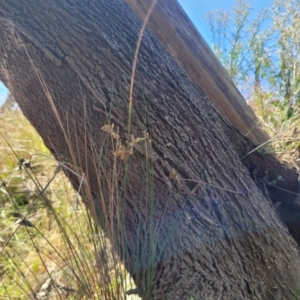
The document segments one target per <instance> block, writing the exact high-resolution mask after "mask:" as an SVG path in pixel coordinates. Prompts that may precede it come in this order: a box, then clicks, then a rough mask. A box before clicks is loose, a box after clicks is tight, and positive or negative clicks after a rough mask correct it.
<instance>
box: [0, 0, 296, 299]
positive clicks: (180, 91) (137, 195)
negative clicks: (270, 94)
mask: <svg viewBox="0 0 300 300" xmlns="http://www.w3.org/2000/svg"><path fill="white" fill-rule="evenodd" d="M0 3H1V4H0V38H1V46H0V80H2V81H3V82H4V83H5V84H6V85H7V86H8V87H9V89H10V91H11V92H12V94H13V95H14V97H15V99H17V102H18V103H19V105H20V107H21V109H22V111H23V112H24V114H25V115H26V117H27V118H28V119H29V120H30V121H31V123H32V124H33V125H34V127H35V128H36V129H37V130H38V132H39V133H40V134H41V136H42V138H43V139H44V141H45V143H46V145H47V146H48V147H49V148H50V149H51V151H52V152H53V154H54V155H55V156H56V157H57V158H58V159H59V160H62V161H67V162H70V163H73V164H74V163H76V165H77V166H78V167H79V168H80V170H81V171H82V172H84V173H85V174H87V181H88V188H89V191H90V193H91V195H92V198H93V201H94V203H89V202H88V199H87V200H86V202H87V203H86V204H87V206H88V207H95V209H96V214H97V216H96V217H97V218H98V220H99V223H100V224H102V226H104V227H106V228H104V229H105V230H109V228H110V227H109V226H110V225H112V226H111V227H114V225H116V222H117V221H116V220H117V219H118V218H119V219H120V215H118V212H122V216H123V219H122V228H121V229H120V228H118V227H117V226H115V227H117V229H118V230H120V232H119V235H120V236H122V237H125V238H123V239H117V240H116V241H114V242H115V243H116V250H117V251H118V252H119V255H120V257H121V258H122V259H123V261H124V263H125V266H126V268H127V269H128V270H129V272H130V273H131V275H132V276H133V278H134V280H135V282H136V284H137V287H138V293H139V294H140V295H141V296H142V297H143V298H144V299H191V298H192V297H193V299H291V298H293V297H294V296H295V293H296V291H297V289H298V288H299V286H300V276H299V275H300V274H299V273H300V260H299V253H298V248H297V245H296V243H295V241H294V239H293V238H292V237H291V236H290V235H289V233H288V231H287V228H286V227H285V226H284V225H283V224H282V222H281V221H280V220H279V218H278V216H277V214H276V213H275V210H274V209H273V206H272V204H271V202H270V201H269V199H268V194H267V193H265V194H263V193H262V192H261V191H260V189H258V187H257V185H256V183H255V182H254V180H253V178H254V179H257V174H259V173H261V176H259V177H258V178H266V173H265V172H266V170H265V168H262V167H257V166H253V161H255V160H257V161H260V162H262V163H263V162H264V161H267V162H273V165H275V164H277V165H278V163H277V162H276V161H275V160H274V159H273V158H272V157H265V156H262V154H255V155H256V156H253V159H249V156H248V157H247V158H248V160H245V162H244V164H245V165H247V164H248V168H249V170H251V173H252V178H251V176H250V174H249V171H248V169H247V168H246V167H245V165H243V163H242V162H241V158H242V157H243V156H244V155H245V154H247V153H248V151H249V150H252V149H253V144H252V143H251V142H250V141H249V140H247V139H245V138H243V136H242V135H241V134H240V133H239V132H238V131H237V130H236V129H235V128H234V127H232V126H231V125H230V124H229V123H228V122H227V121H226V120H225V119H224V118H223V117H222V116H221V115H220V114H219V113H218V112H217V111H216V110H215V108H214V107H213V106H212V104H211V102H210V101H209V100H208V98H207V96H206V95H205V94H204V92H203V91H202V90H201V89H200V88H199V86H197V85H196V84H195V83H193V82H192V81H190V79H189V78H188V77H187V75H186V73H185V72H184V71H183V70H182V69H181V68H180V67H179V65H178V64H177V63H176V61H175V60H174V59H173V58H172V56H171V55H170V54H169V53H168V52H167V51H166V49H165V48H164V47H163V45H162V44H161V43H160V42H159V41H158V40H157V38H156V37H155V36H154V35H153V34H152V33H151V32H149V31H148V30H147V31H146V32H145V35H144V37H143V41H142V46H141V49H140V53H139V63H138V66H137V74H136V78H135V90H134V103H133V113H132V125H131V134H132V135H134V137H142V136H143V131H145V130H146V131H147V132H148V133H149V136H150V137H151V140H152V147H153V149H152V150H150V151H152V152H153V153H151V155H147V153H146V151H145V148H143V147H135V148H134V151H133V154H132V155H131V156H130V158H129V161H128V163H127V164H126V163H124V162H123V161H121V160H120V159H118V160H117V170H118V180H116V181H117V182H118V183H119V186H121V187H122V188H121V189H120V190H119V198H120V199H121V201H119V202H118V206H117V207H115V206H114V207H112V209H113V212H114V214H113V215H112V216H104V215H103V214H104V212H105V209H106V208H107V207H111V206H110V205H112V204H111V203H110V202H109V199H106V200H107V201H106V202H105V205H107V207H104V206H103V203H102V202H101V203H100V199H102V198H103V191H105V190H109V188H110V187H109V180H108V181H107V180H106V179H107V177H109V175H107V174H111V169H112V168H113V161H114V157H113V155H112V153H111V151H107V152H106V154H105V155H102V156H101V155H100V153H104V152H105V147H108V150H111V148H112V146H111V145H107V146H106V144H105V146H104V142H105V140H109V138H108V137H107V134H106V133H105V132H103V131H101V127H102V126H103V125H105V124H108V122H110V123H114V124H115V128H116V127H117V126H118V128H119V134H120V136H121V140H122V142H123V143H124V142H125V141H126V139H127V136H128V126H127V122H128V90H129V83H130V75H131V66H132V61H133V56H134V50H135V46H136V42H137V38H138V34H139V29H140V27H141V21H140V19H139V18H138V17H137V16H136V15H135V13H134V12H133V11H132V9H131V8H130V7H129V6H128V4H127V3H126V2H125V1H122V0H111V1H106V0H103V1H92V0H91V1H87V0H86V1H82V0H81V1H76V0H49V1H46V0H26V1H25V0H10V1H5V2H4V1H2V2H0ZM41 78H42V80H41ZM49 95H51V99H52V101H53V104H54V105H55V107H56V109H57V112H58V114H59V117H60V122H61V124H60V122H59V121H58V119H57V116H56V115H55V110H54V109H53V106H51V101H50V100H49V98H50V96H49ZM62 128H64V132H63V130H62ZM238 141H240V142H239V143H237V142H238ZM108 144H109V143H108ZM99 157H100V159H101V161H100V159H99ZM147 168H148V171H147ZM251 168H252V169H251ZM270 168H271V167H270ZM270 170H271V169H270ZM67 175H68V176H69V178H70V179H71V181H72V183H73V185H74V187H78V184H79V182H78V178H76V177H75V176H72V174H70V173H67ZM146 176H149V178H148V179H147V178H146ZM270 176H275V178H276V176H277V174H275V175H274V174H273V175H272V174H271V175H270ZM124 178H126V180H124ZM268 179H269V178H268ZM124 182H125V183H124ZM149 182H150V183H151V186H148V185H149ZM270 182H271V178H270ZM289 182H290V185H291V186H292V188H294V189H295V186H296V185H297V181H296V180H294V177H293V174H291V181H289ZM265 183H268V180H267V181H262V180H261V184H262V186H264V184H265ZM282 184H284V183H282ZM149 191H150V192H149ZM150 194H151V195H150ZM275 194H276V193H275ZM104 198H105V195H104ZM291 201H294V198H293V199H292V200H291ZM104 219H108V221H109V222H110V224H104V223H103V220H104ZM107 225H109V226H107ZM153 240H154V241H155V243H151V241H153Z"/></svg>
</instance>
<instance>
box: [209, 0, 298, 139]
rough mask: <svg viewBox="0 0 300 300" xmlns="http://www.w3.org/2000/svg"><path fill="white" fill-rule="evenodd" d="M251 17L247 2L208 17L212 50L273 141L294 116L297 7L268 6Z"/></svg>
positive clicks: (294, 3)
mask: <svg viewBox="0 0 300 300" xmlns="http://www.w3.org/2000/svg"><path fill="white" fill-rule="evenodd" d="M251 11H252V8H251V2H249V1H243V0H238V1H237V3H236V5H235V6H234V9H233V12H232V13H231V14H230V13H228V12H226V11H224V10H222V9H220V10H218V11H216V12H212V13H209V14H208V15H207V20H208V23H209V25H210V29H211V34H212V48H213V50H214V52H215V54H216V55H217V57H218V58H219V59H220V61H221V62H222V64H223V65H224V67H225V68H226V69H227V71H228V73H229V75H230V76H231V77H232V79H233V81H234V83H235V84H236V85H237V86H238V88H239V89H240V91H241V92H242V93H243V94H244V95H245V97H246V99H248V100H249V102H250V104H251V105H252V107H253V108H254V110H255V112H256V113H257V115H258V116H260V117H261V119H262V121H263V124H264V125H265V129H266V130H267V131H269V133H270V134H271V135H274V134H277V133H278V132H280V131H282V130H283V129H285V128H286V126H289V124H290V123H291V122H294V121H295V119H296V118H297V116H298V114H299V105H300V59H299V57H300V1H299V0H286V1H280V0H274V1H273V3H272V6H271V7H270V8H268V9H264V10H261V11H259V12H258V13H257V15H256V16H253V15H252V14H251Z"/></svg>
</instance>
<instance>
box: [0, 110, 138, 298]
mask: <svg viewBox="0 0 300 300" xmlns="http://www.w3.org/2000/svg"><path fill="white" fill-rule="evenodd" d="M0 125H1V128H2V134H3V132H5V136H2V137H1V139H0V147H1V154H2V155H1V161H0V176H1V178H0V179H1V181H0V183H1V189H0V205H1V220H0V230H1V240H0V245H1V255H0V279H1V280H0V299H65V298H68V299H124V298H125V292H126V291H127V290H130V289H134V286H133V283H132V280H131V279H130V277H129V275H128V273H127V272H126V271H125V269H124V267H123V265H122V264H121V263H120V262H119V261H118V258H117V257H116V256H115V255H114V252H113V251H112V249H111V245H110V243H109V241H108V238H107V236H105V234H104V233H103V232H102V231H101V230H99V228H98V227H97V226H95V224H94V221H93V219H92V217H91V215H90V213H89V212H88V211H87V210H86V208H85V205H83V204H82V200H81V199H80V196H79V195H78V193H76V191H74V190H73V188H72V186H71V184H70V182H69V181H68V179H67V178H66V177H65V175H64V174H63V172H62V171H61V170H62V168H63V167H66V166H64V165H62V164H61V163H58V162H56V161H55V160H54V159H53V158H52V157H51V155H50V153H49V151H48V150H47V148H46V147H45V146H44V143H43V141H42V140H41V138H40V137H39V136H38V134H37V133H36V132H35V130H34V129H33V127H32V126H31V125H30V123H29V122H28V121H27V120H26V119H25V117H24V116H23V115H22V113H21V112H20V111H19V110H12V111H6V112H5V113H4V114H2V115H1V120H0ZM78 176H80V175H78ZM130 297H131V298H129V297H127V298H128V299H138V297H135V296H130Z"/></svg>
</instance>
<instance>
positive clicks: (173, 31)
mask: <svg viewBox="0 0 300 300" xmlns="http://www.w3.org/2000/svg"><path fill="white" fill-rule="evenodd" d="M126 1H127V2H128V3H129V5H130V6H131V7H132V8H133V9H134V10H135V11H136V13H137V14H138V15H139V16H140V17H141V18H142V19H145V16H146V15H147V13H148V11H149V9H150V7H151V4H152V2H153V0H126ZM148 25H149V28H150V29H151V31H152V32H153V33H154V34H155V35H156V36H157V37H158V38H159V40H160V42H161V43H163V45H164V46H165V47H166V48H167V50H168V51H169V53H170V54H171V55H172V56H173V57H174V58H175V59H176V62H177V63H178V64H179V65H180V66H181V67H182V68H183V69H184V70H185V71H186V73H187V75H188V76H189V78H190V79H191V80H192V81H193V82H194V83H196V84H197V85H198V86H199V87H201V88H202V90H203V92H204V93H205V94H206V96H207V97H208V98H209V99H210V101H212V103H213V104H214V106H215V107H216V108H217V109H218V110H219V112H220V113H221V114H222V115H223V116H224V117H226V118H227V119H228V120H229V121H230V122H231V124H233V125H234V126H235V127H236V128H237V129H238V130H239V131H240V132H241V133H242V134H243V135H246V136H247V137H248V138H250V139H251V140H252V141H253V142H254V143H255V144H257V145H260V144H262V143H264V142H266V141H267V140H268V136H267V134H266V133H265V132H263V131H262V130H261V129H260V127H259V120H258V119H257V117H256V116H255V114H254V113H253V111H252V109H251V108H250V107H249V106H248V105H247V103H246V101H245V100H244V98H243V97H242V95H241V94H240V92H239V91H238V90H237V88H236V87H235V85H234V84H233V82H232V80H231V78H230V76H229V75H228V73H227V71H226V70H225V69H224V67H223V66H222V65H221V63H220V62H219V60H218V59H217V58H216V56H215V55H214V53H213V52H212V50H211V49H210V48H209V47H208V45H207V44H206V42H205V41H204V39H203V38H202V37H201V36H200V35H199V33H198V32H197V29H196V28H195V27H194V25H193V24H192V23H191V21H190V20H189V18H188V17H187V15H186V14H185V13H184V11H183V10H182V8H181V7H180V5H178V4H177V1H176V0H164V1H158V3H157V5H156V6H155V9H154V10H153V12H152V14H151V17H150V19H149V22H148ZM162 28H163V30H162Z"/></svg>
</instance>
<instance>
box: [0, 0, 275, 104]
mask: <svg viewBox="0 0 300 300" xmlns="http://www.w3.org/2000/svg"><path fill="white" fill-rule="evenodd" d="M178 2H179V3H180V4H181V6H182V7H183V9H184V10H185V12H186V13H187V15H188V16H189V18H190V19H191V20H192V22H193V23H194V24H195V26H196V28H197V29H198V31H199V32H200V34H201V35H202V37H203V38H204V39H205V40H206V41H207V43H208V44H210V32H209V26H208V24H207V22H206V21H205V15H206V14H207V13H208V12H209V11H215V10H217V9H219V8H223V9H224V10H227V11H229V12H230V11H232V9H233V6H234V4H235V3H236V0H208V1H207V0H178ZM271 2H272V0H252V7H253V13H255V12H256V11H258V10H260V9H262V8H265V7H268V6H269V5H270V4H271ZM7 95H8V90H7V89H6V88H5V86H4V84H3V83H1V82H0V105H2V103H3V102H4V101H5V99H6V97H7Z"/></svg>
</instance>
